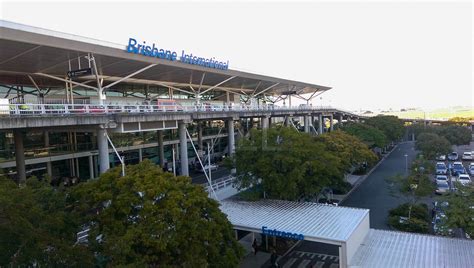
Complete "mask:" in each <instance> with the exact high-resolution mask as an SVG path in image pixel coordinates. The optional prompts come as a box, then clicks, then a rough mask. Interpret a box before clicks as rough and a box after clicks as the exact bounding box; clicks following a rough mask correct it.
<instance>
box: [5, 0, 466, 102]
mask: <svg viewBox="0 0 474 268" xmlns="http://www.w3.org/2000/svg"><path fill="white" fill-rule="evenodd" d="M0 1H1V4H0V15H1V18H2V19H3V20H8V21H13V22H18V23H23V24H27V25H31V26H36V27H41V28H46V29H51V30H56V31H61V32H66V33H71V34H76V35H81V36H85V37H90V38H96V39H100V40H104V41H109V42H113V43H117V44H123V45H125V44H127V42H128V39H129V38H130V37H134V38H137V39H139V40H146V41H147V43H156V44H157V45H159V46H161V47H163V48H168V49H171V50H175V51H181V50H185V51H189V52H192V53H193V54H197V55H200V56H204V57H215V58H216V59H222V60H229V68H230V69H236V70H242V71H248V72H254V73H258V74H264V75H269V76H275V77H280V78H287V79H292V80H297V81H302V82H308V83H314V84H318V85H324V86H329V87H332V89H331V90H330V91H328V92H326V93H324V94H322V95H321V96H320V97H318V98H317V99H315V100H313V105H320V104H322V105H331V106H334V107H338V108H342V109H350V110H376V109H384V110H386V109H390V108H392V109H400V108H415V107H416V108H422V109H424V110H426V111H429V110H432V109H435V108H443V107H450V106H470V107H472V106H473V103H474V100H473V65H472V63H473V53H472V46H473V38H474V36H473V31H472V30H473V21H472V12H473V7H472V3H471V2H469V1H464V2H452V1H450V2H439V1H438V2H428V1H421V2H419V1H415V2H408V1H402V2H389V1H382V2H373V1H372V2H360V1H348V2H334V1H331V2H319V1H318V2H294V1H292V2H289V1H288V2H282V1H279V2H269V1H264V2H249V1H245V2H231V1H224V2H199V1H192V2H182V1H175V2H147V1H145V2H140V1H133V2H132V1H129V2H126V1H121V2H111V1H107V2H100V1H97V2H88V1H81V2H73V1H67V2H46V1H34V2H22V1H4V0H0ZM295 102H296V101H294V102H293V103H295Z"/></svg>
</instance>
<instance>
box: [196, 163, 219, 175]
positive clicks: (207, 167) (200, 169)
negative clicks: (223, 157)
mask: <svg viewBox="0 0 474 268" xmlns="http://www.w3.org/2000/svg"><path fill="white" fill-rule="evenodd" d="M218 168H219V166H218V165H216V164H211V165H210V166H209V165H208V164H206V165H204V170H205V171H206V172H207V171H209V169H211V171H214V170H217V169H218ZM198 171H199V172H202V173H204V171H203V169H202V167H201V166H200V167H199V169H198Z"/></svg>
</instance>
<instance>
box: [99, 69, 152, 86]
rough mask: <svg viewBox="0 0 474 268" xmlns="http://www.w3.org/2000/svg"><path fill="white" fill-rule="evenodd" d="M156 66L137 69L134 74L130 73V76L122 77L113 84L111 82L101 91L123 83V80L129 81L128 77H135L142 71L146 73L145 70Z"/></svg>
mask: <svg viewBox="0 0 474 268" xmlns="http://www.w3.org/2000/svg"><path fill="white" fill-rule="evenodd" d="M156 65H157V64H150V65H148V66H146V67H143V68H141V69H139V70H137V71H135V72H133V73H131V74H129V75H127V76H125V77H123V78H121V79H119V80H117V81H115V82H112V83H111V84H108V85H106V86H105V87H103V88H102V89H103V90H106V89H108V88H110V87H112V86H114V85H116V84H118V83H120V82H122V81H124V80H127V79H129V78H130V77H132V76H135V75H137V74H139V73H141V72H144V71H146V70H148V69H150V68H151V67H154V66H156Z"/></svg>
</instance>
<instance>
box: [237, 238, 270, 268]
mask: <svg viewBox="0 0 474 268" xmlns="http://www.w3.org/2000/svg"><path fill="white" fill-rule="evenodd" d="M255 238H256V239H257V244H258V245H261V244H262V241H261V240H260V235H256V236H255ZM252 239H253V238H252V234H251V233H250V234H248V235H246V236H245V237H243V238H242V239H240V240H239V243H240V245H242V246H243V247H244V249H245V257H244V259H243V261H242V262H241V263H240V267H241V268H257V267H262V266H263V265H264V264H265V262H267V261H268V260H270V255H271V254H270V253H267V252H263V251H257V254H254V253H253V251H252V243H253V241H252Z"/></svg>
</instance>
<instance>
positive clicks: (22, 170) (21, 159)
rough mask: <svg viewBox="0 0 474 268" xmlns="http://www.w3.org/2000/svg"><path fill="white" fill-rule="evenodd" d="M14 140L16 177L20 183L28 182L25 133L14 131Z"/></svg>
mask: <svg viewBox="0 0 474 268" xmlns="http://www.w3.org/2000/svg"><path fill="white" fill-rule="evenodd" d="M13 139H14V141H15V162H16V175H17V178H18V183H24V182H25V181H26V167H25V148H24V146H23V132H21V130H15V131H13Z"/></svg>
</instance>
